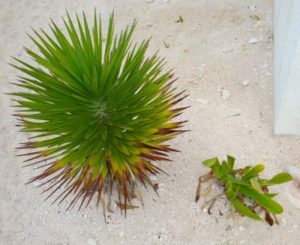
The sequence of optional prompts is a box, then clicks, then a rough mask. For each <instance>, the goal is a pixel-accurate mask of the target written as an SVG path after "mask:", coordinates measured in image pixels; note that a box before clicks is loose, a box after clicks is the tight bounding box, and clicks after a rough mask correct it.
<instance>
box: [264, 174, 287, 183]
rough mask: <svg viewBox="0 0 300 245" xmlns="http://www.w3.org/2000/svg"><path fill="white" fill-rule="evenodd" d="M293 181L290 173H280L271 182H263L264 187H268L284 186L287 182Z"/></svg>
mask: <svg viewBox="0 0 300 245" xmlns="http://www.w3.org/2000/svg"><path fill="white" fill-rule="evenodd" d="M291 180H292V176H291V175H290V174H288V173H279V174H276V175H275V176H274V177H273V178H271V179H270V180H265V181H263V182H262V185H264V186H268V185H277V184H282V183H285V182H289V181H291Z"/></svg>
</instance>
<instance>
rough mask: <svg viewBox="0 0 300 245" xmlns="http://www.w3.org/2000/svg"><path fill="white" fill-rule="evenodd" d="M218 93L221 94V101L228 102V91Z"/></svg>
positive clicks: (222, 90) (223, 90)
mask: <svg viewBox="0 0 300 245" xmlns="http://www.w3.org/2000/svg"><path fill="white" fill-rule="evenodd" d="M220 93H221V97H222V99H223V100H228V99H229V98H230V93H229V91H228V90H226V89H221V90H220Z"/></svg>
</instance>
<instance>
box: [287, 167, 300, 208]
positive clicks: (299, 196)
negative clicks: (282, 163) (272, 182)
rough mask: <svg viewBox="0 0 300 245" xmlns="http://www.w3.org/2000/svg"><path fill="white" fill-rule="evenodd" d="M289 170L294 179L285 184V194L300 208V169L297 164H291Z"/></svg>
mask: <svg viewBox="0 0 300 245" xmlns="http://www.w3.org/2000/svg"><path fill="white" fill-rule="evenodd" d="M287 171H288V172H289V174H290V175H292V177H293V180H292V181H290V182H288V183H287V184H286V185H285V187H284V188H285V196H286V197H287V199H288V200H289V201H290V202H291V203H292V204H293V205H294V206H295V207H296V208H298V209H300V191H299V190H300V188H299V185H300V170H299V169H298V168H297V167H295V166H289V167H288V168H287Z"/></svg>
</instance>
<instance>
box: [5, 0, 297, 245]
mask: <svg viewBox="0 0 300 245" xmlns="http://www.w3.org/2000/svg"><path fill="white" fill-rule="evenodd" d="M94 7H97V9H98V11H100V12H101V13H102V16H103V18H104V22H105V23H106V22H107V19H108V15H109V13H110V11H111V10H112V9H114V10H115V13H116V16H117V23H118V27H120V28H121V27H123V26H124V25H126V24H127V23H131V21H132V19H134V18H137V19H138V21H139V24H138V27H137V31H136V34H135V35H136V38H137V39H138V40H141V39H143V38H147V37H149V36H151V35H152V36H153V38H152V43H151V51H156V50H157V49H159V50H160V54H161V55H162V56H165V57H166V60H167V61H168V67H169V68H172V67H173V68H174V70H175V73H176V74H177V76H178V77H179V78H180V79H179V81H178V83H177V85H178V87H180V88H185V89H187V91H188V93H189V94H190V97H189V98H188V99H187V100H186V101H185V102H184V104H187V105H191V106H192V107H191V108H190V109H189V110H187V111H186V113H185V114H184V118H186V119H188V120H189V123H188V124H187V126H186V128H187V129H190V130H192V132H190V133H186V134H185V135H183V136H181V137H178V138H177V139H176V140H174V141H173V142H172V143H173V145H175V146H176V147H177V148H179V149H180V150H181V153H177V154H173V155H172V159H173V160H174V162H173V163H171V164H170V163H164V162H162V163H160V165H159V166H160V167H162V168H163V169H164V170H165V171H167V172H168V173H169V176H165V175H161V176H159V177H158V178H157V180H156V181H157V182H158V183H159V195H160V196H159V197H157V196H156V195H155V193H153V191H150V190H149V191H147V190H143V196H144V203H145V207H144V208H140V209H137V210H134V211H130V212H129V213H128V216H127V218H126V219H125V218H124V217H123V216H121V215H120V213H119V212H115V213H113V214H112V215H110V216H109V217H108V224H105V222H104V219H103V216H102V211H101V209H97V208H96V207H95V206H93V205H90V207H89V208H87V209H84V210H81V211H80V212H77V211H76V210H72V211H69V212H65V206H64V205H62V206H56V205H54V206H51V204H50V202H43V198H44V196H41V195H40V194H39V193H40V190H39V189H37V188H35V186H34V185H30V186H25V185H24V183H25V181H26V180H28V179H29V178H30V176H32V175H33V174H36V173H37V171H38V170H34V169H32V168H25V169H24V168H21V166H22V160H23V159H21V158H16V156H15V155H16V150H15V149H14V147H16V146H17V144H18V143H20V142H24V141H25V140H26V135H24V134H22V133H19V132H17V129H16V127H15V126H14V125H15V124H16V121H15V119H14V118H13V117H12V116H11V114H12V113H13V109H12V108H11V107H9V106H10V105H11V102H10V101H9V99H8V97H7V96H6V95H4V94H3V92H11V91H13V90H14V89H15V88H14V87H13V86H12V85H10V84H9V82H14V81H15V80H16V71H15V70H14V69H13V68H12V67H10V66H9V65H8V62H10V61H11V59H10V55H11V56H16V57H22V58H23V57H24V51H23V50H22V46H27V47H32V43H31V42H30V40H29V38H28V37H27V36H26V32H31V30H30V27H34V28H37V27H47V23H48V21H49V18H53V19H54V20H57V21H58V23H61V20H60V16H63V15H65V9H68V10H69V11H70V13H71V14H72V13H74V12H75V11H79V12H80V11H81V10H83V9H84V10H85V11H86V13H87V14H88V15H92V11H93V8H94ZM272 8H273V3H272V1H271V0H252V1H240V0H185V1H179V0H165V1H159V0H148V1H141V0H127V1H116V0H114V1H111V0H105V1H103V0H99V1H92V0H90V1H82V0H74V1H63V0H52V1H46V0H40V1H30V0H27V1H26V0H20V1H5V0H0V33H1V35H0V55H1V59H0V80H1V82H0V91H1V94H0V108H1V110H0V130H1V131H0V134H1V137H0V148H1V151H0V162H1V164H0V169H1V171H0V244H31V245H34V244H53V245H54V244H56V245H58V244H88V245H95V244H98V245H100V244H101V245H102V244H260V245H261V244H266V245H271V244H280V245H284V244H289V245H292V244H299V239H300V235H299V227H298V226H299V225H298V224H299V222H300V212H299V210H298V209H296V208H295V207H294V206H293V204H291V203H290V202H289V201H288V200H287V199H286V198H285V196H284V195H280V196H278V197H277V200H278V201H280V202H281V203H282V205H283V206H284V208H285V210H286V211H285V213H284V214H283V215H281V216H280V221H281V224H280V225H279V226H274V227H269V226H267V225H266V224H264V223H259V222H253V221H251V220H248V219H246V218H237V219H226V217H225V216H220V215H219V209H220V208H222V209H223V210H226V209H227V207H224V206H222V205H217V208H216V210H215V212H214V214H213V215H208V214H207V213H205V212H202V211H201V210H200V205H199V204H195V203H194V193H195V188H196V185H197V179H198V176H199V175H201V174H203V173H205V172H206V171H207V170H206V169H205V168H204V167H202V166H201V161H202V160H205V159H207V158H209V157H212V156H214V155H219V156H221V157H223V156H225V155H226V154H227V153H230V154H232V155H234V156H236V157H237V159H238V164H240V165H241V166H242V165H244V164H250V163H251V164H252V163H257V162H261V161H263V162H265V163H266V165H267V169H268V170H269V171H268V172H267V175H268V177H269V176H271V175H272V174H274V173H275V172H278V171H282V170H285V169H286V167H287V166H290V165H292V166H297V164H299V161H300V154H299V148H300V140H299V139H297V138H291V137H289V138H287V137H275V136H274V135H273V134H272V117H273V113H272V47H273V44H272V43H273V40H272ZM179 15H181V16H182V17H183V18H184V22H183V23H176V22H175V21H176V20H177V19H178V16H179ZM164 42H167V43H168V46H169V47H168V48H166V46H165V44H164ZM275 189H276V190H279V191H280V190H281V191H282V192H284V188H283V187H277V188H275ZM224 212H225V211H224Z"/></svg>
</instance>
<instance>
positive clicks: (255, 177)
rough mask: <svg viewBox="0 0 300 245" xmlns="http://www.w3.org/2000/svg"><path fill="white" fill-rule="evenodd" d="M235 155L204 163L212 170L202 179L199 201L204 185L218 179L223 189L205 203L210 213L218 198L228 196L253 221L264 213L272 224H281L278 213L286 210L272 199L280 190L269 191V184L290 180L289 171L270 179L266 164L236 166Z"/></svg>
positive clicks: (234, 205) (235, 206) (233, 204)
mask: <svg viewBox="0 0 300 245" xmlns="http://www.w3.org/2000/svg"><path fill="white" fill-rule="evenodd" d="M234 163H235V158H234V157H232V156H227V161H222V162H220V161H219V159H218V158H217V157H214V158H212V159H208V160H206V161H204V162H203V165H204V166H206V167H209V168H210V169H211V171H210V172H209V173H207V174H205V175H203V176H201V177H200V178H199V184H198V188H197V191H196V202H197V201H198V200H199V199H200V195H201V184H202V183H203V182H207V181H209V180H215V181H216V182H217V184H218V185H219V186H220V187H221V188H222V189H223V190H222V192H221V193H219V194H218V195H216V196H215V197H213V198H211V199H210V200H209V201H207V202H206V203H205V205H204V206H207V205H209V208H208V213H209V214H211V209H212V207H213V206H214V204H215V202H216V200H217V198H219V197H221V196H223V195H225V196H226V198H227V199H228V201H229V202H230V203H231V204H232V206H233V208H234V210H236V211H237V212H238V213H240V214H241V215H243V216H247V217H249V218H251V219H254V220H262V218H261V216H260V215H261V213H263V214H264V219H265V221H266V222H267V223H268V224H269V225H273V224H274V222H275V223H278V220H277V218H276V216H275V215H277V214H280V213H282V212H283V208H282V206H281V205H280V204H279V203H277V202H276V201H275V200H273V198H274V197H275V196H276V195H277V193H270V192H269V186H272V185H278V184H282V183H285V182H288V181H290V180H291V179H292V177H291V175H290V174H288V173H279V174H276V175H275V176H273V177H272V178H271V179H264V178H262V177H261V176H260V173H261V172H262V171H263V170H264V169H265V166H264V165H263V164H257V165H255V166H252V165H251V166H246V167H244V168H238V169H237V168H234Z"/></svg>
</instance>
